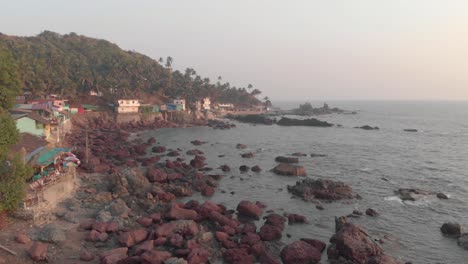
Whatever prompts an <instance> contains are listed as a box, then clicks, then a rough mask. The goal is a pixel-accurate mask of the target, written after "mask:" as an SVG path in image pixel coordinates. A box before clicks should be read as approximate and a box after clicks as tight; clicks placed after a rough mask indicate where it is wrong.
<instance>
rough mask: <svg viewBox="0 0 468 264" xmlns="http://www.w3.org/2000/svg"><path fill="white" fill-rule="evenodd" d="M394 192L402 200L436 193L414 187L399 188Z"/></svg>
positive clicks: (414, 199) (412, 199)
mask: <svg viewBox="0 0 468 264" xmlns="http://www.w3.org/2000/svg"><path fill="white" fill-rule="evenodd" d="M395 194H397V195H398V196H399V197H400V199H401V200H402V201H416V200H418V199H419V198H422V197H425V196H428V195H435V194H436V193H435V192H431V191H426V190H422V189H416V188H400V189H398V190H397V191H395Z"/></svg>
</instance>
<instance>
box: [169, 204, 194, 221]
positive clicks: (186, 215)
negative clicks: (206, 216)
mask: <svg viewBox="0 0 468 264" xmlns="http://www.w3.org/2000/svg"><path fill="white" fill-rule="evenodd" d="M197 216H198V214H197V212H196V211H195V210H191V209H185V208H181V207H180V206H179V205H178V204H172V206H171V209H170V210H169V212H168V214H167V217H168V218H170V219H176V220H195V219H197Z"/></svg>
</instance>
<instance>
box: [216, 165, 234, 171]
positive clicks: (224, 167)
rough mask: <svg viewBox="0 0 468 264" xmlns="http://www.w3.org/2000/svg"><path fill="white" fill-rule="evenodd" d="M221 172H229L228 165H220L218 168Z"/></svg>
mask: <svg viewBox="0 0 468 264" xmlns="http://www.w3.org/2000/svg"><path fill="white" fill-rule="evenodd" d="M219 168H220V169H221V170H222V171H223V172H230V171H231V168H230V167H229V166H228V165H221V167H219Z"/></svg>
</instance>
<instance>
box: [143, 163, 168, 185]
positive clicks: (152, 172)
mask: <svg viewBox="0 0 468 264" xmlns="http://www.w3.org/2000/svg"><path fill="white" fill-rule="evenodd" d="M146 178H147V179H148V180H149V181H150V182H159V183H163V182H166V181H167V173H166V172H164V171H162V170H160V169H157V168H155V167H149V168H148V170H147V171H146Z"/></svg>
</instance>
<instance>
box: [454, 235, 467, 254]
mask: <svg viewBox="0 0 468 264" xmlns="http://www.w3.org/2000/svg"><path fill="white" fill-rule="evenodd" d="M457 244H458V245H459V246H460V247H462V248H463V249H466V250H468V234H463V235H461V236H460V237H459V238H458V240H457Z"/></svg>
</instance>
